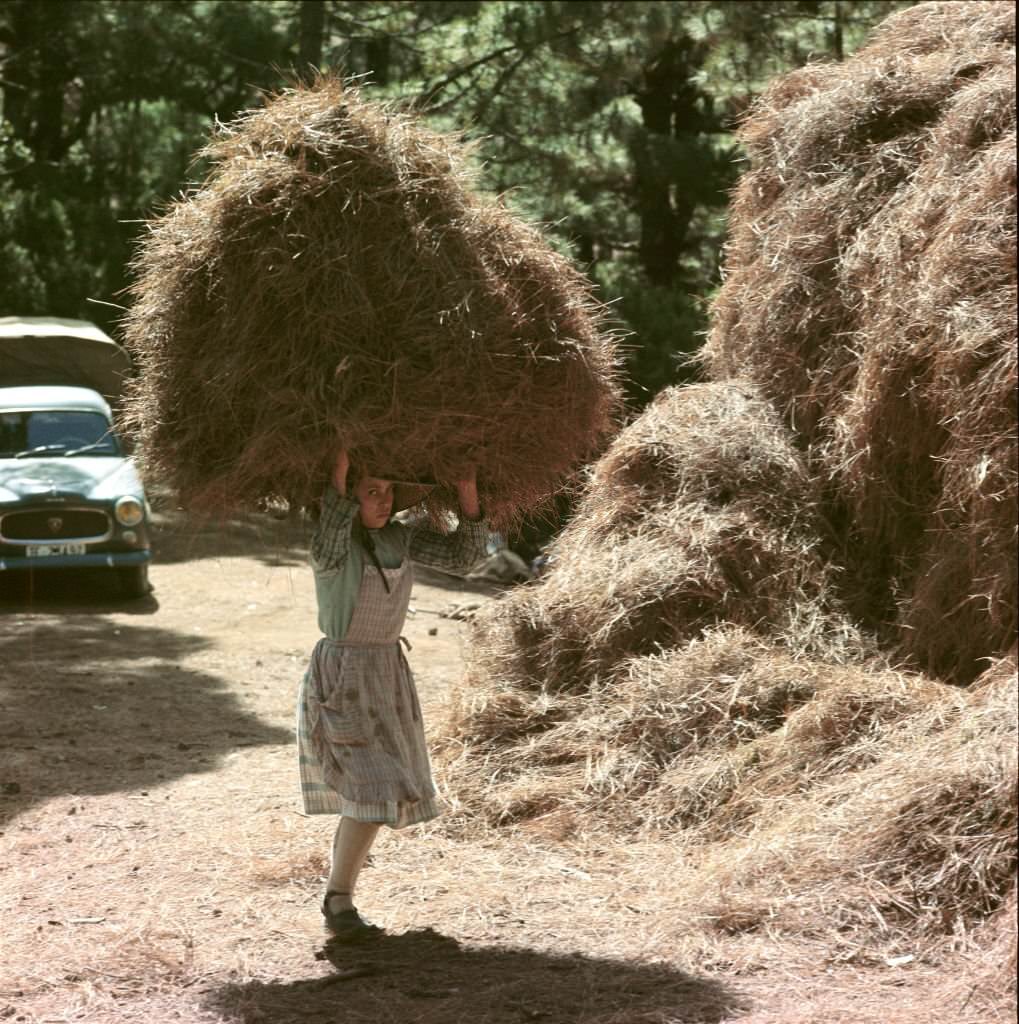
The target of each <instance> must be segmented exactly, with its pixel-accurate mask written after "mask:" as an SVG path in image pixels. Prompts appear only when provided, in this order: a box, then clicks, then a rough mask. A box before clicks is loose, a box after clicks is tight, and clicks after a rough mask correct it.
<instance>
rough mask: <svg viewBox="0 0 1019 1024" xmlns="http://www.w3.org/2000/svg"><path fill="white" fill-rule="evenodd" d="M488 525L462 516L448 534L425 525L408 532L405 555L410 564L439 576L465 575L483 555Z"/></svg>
mask: <svg viewBox="0 0 1019 1024" xmlns="http://www.w3.org/2000/svg"><path fill="white" fill-rule="evenodd" d="M487 542H488V523H487V522H486V521H485V520H484V519H477V520H473V521H472V520H470V519H467V518H465V517H464V516H461V517H460V522H459V523H458V524H457V527H456V529H455V530H454V531H453V532H452V533H439V532H438V531H437V530H433V529H429V527H428V526H427V525H424V524H422V525H420V526H415V527H412V528H411V535H410V544H409V546H408V552H409V554H410V557H411V560H412V561H414V562H418V563H419V564H421V565H427V566H430V567H431V568H432V569H439V570H440V571H442V572H449V573H465V572H469V571H470V570H471V569H473V568H474V566H476V565H477V564H478V562H480V561H481V560H482V559H483V558H484V557H485V555H486V553H487V551H486V544H487Z"/></svg>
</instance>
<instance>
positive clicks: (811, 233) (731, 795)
mask: <svg viewBox="0 0 1019 1024" xmlns="http://www.w3.org/2000/svg"><path fill="white" fill-rule="evenodd" d="M1013 76H1014V11H1013V9H1012V7H1011V5H1007V6H1006V5H1004V4H998V3H976V4H972V3H952V4H923V5H918V6H917V7H914V8H911V9H909V10H907V11H905V12H903V13H901V14H898V15H896V16H894V17H893V18H892V19H890V20H889V21H888V22H886V23H885V25H884V26H883V27H882V28H881V29H880V30H879V32H878V33H877V35H876V36H875V39H874V41H873V42H872V44H871V45H870V46H869V47H868V48H867V49H865V50H864V51H862V52H861V54H860V55H859V56H857V57H854V58H852V59H851V60H849V61H847V62H846V63H845V64H843V65H839V66H833V67H829V66H819V67H812V68H807V69H804V70H802V71H798V72H795V73H794V74H792V75H790V76H787V77H786V78H784V79H782V80H781V81H780V82H778V83H777V84H776V85H775V86H774V87H773V88H772V89H771V90H769V92H768V94H767V95H766V96H765V97H764V98H763V100H762V101H761V104H760V105H759V107H758V108H757V110H756V112H755V113H754V114H753V116H752V117H751V119H750V120H749V121H748V123H747V125H746V126H745V128H744V139H745V141H746V143H747V145H748V147H749V149H750V153H751V158H752V161H753V166H752V169H751V171H750V173H749V174H748V175H747V176H746V178H745V179H744V181H743V183H742V184H741V186H740V190H739V193H738V195H737V202H736V206H735V209H734V213H733V241H732V245H731V249H730V253H729V274H728V277H727V280H726V283H725V285H724V286H723V288H722V291H721V294H720V297H719V299H718V301H717V303H716V306H715V311H714V316H715V321H714V327H713V332H712V335H711V339H710V344H709V346H708V351H707V353H706V358H705V363H706V366H707V369H708V372H709V373H710V374H711V375H713V376H714V377H715V378H716V380H715V382H714V383H711V384H705V385H698V386H696V387H691V388H687V389H684V390H679V391H671V392H666V393H665V394H663V395H662V396H660V397H659V399H658V400H657V402H656V403H655V404H654V405H653V406H651V407H650V408H649V410H648V411H647V412H646V413H645V415H644V416H642V417H641V418H640V419H639V420H637V421H636V422H635V423H634V424H633V425H631V426H630V427H629V428H627V429H626V430H625V431H624V432H623V433H622V434H621V435H619V437H618V438H617V439H616V441H615V442H614V443H613V445H612V446H611V447H610V449H609V450H608V451H607V453H606V454H605V455H604V456H603V457H602V459H601V461H600V462H599V463H598V464H597V465H596V466H595V467H594V470H593V472H592V475H591V479H590V484H589V487H588V490H587V493H586V495H585V496H584V499H583V501H582V503H581V506H580V509H579V512H578V514H577V517H576V519H575V521H574V522H572V523H571V524H570V526H569V527H568V528H567V529H566V530H565V531H564V533H563V534H562V535H561V537H560V538H559V540H558V541H557V543H556V545H555V546H554V547H553V549H552V552H551V553H552V557H553V561H552V568H551V571H550V572H549V574H548V575H547V576H546V577H544V578H543V579H540V580H538V581H537V582H536V583H534V584H531V585H527V586H524V587H521V588H518V589H517V590H516V591H514V592H513V593H512V594H510V595H509V596H508V597H507V598H505V599H503V600H500V601H498V602H495V603H493V605H492V606H491V607H490V608H489V609H488V610H487V611H486V613H485V614H484V615H483V616H481V617H480V618H479V619H478V620H477V621H476V624H475V628H474V632H473V634H472V637H471V646H470V648H469V649H470V651H471V657H472V660H471V662H470V664H469V666H468V672H467V676H466V679H465V682H464V686H463V688H462V691H461V693H460V694H459V697H458V701H457V702H456V703H455V706H454V713H453V716H452V718H451V721H450V722H449V724H448V725H447V728H446V730H445V731H444V733H443V735H442V737H441V744H442V748H441V763H442V765H443V769H444V772H445V776H446V780H447V785H448V786H449V788H450V791H451V793H452V795H453V797H454V799H455V800H457V801H458V802H459V804H460V807H461V810H462V817H461V819H460V820H461V821H463V822H464V823H467V822H469V821H471V820H473V819H479V818H480V819H481V820H483V821H486V822H489V823H510V824H514V825H516V826H519V827H521V828H526V829H536V830H544V831H546V832H548V833H550V834H552V835H554V836H563V835H570V834H573V833H583V832H585V831H588V830H591V831H599V830H602V829H606V828H610V829H620V830H623V831H626V832H630V833H632V832H635V831H636V832H654V833H659V834H660V833H662V832H666V833H668V834H670V835H671V836H672V837H673V838H674V840H675V844H676V846H677V848H679V849H680V850H681V851H682V858H683V863H684V864H685V865H687V867H688V868H689V867H690V866H691V865H692V866H693V867H692V868H691V869H690V870H688V871H687V873H686V874H684V875H683V877H682V879H681V882H680V884H677V885H676V886H669V885H668V884H663V896H662V898H663V899H668V900H669V901H670V903H671V904H674V905H675V908H676V912H677V914H679V915H682V916H684V917H685V918H690V919H700V920H701V921H702V922H703V923H705V924H707V925H710V926H713V927H717V928H719V929H721V930H723V931H726V932H727V933H730V934H735V933H741V932H753V931H754V930H757V929H760V930H765V929H767V930H768V931H769V933H770V932H773V931H783V930H785V931H791V932H796V933H798V934H800V935H811V936H823V937H824V939H825V941H826V942H829V943H831V944H832V945H833V946H834V947H836V948H838V947H839V946H840V945H842V944H843V943H845V944H848V946H849V947H851V948H852V949H854V950H859V949H860V940H861V938H862V939H863V940H864V941H865V942H870V941H871V940H873V942H874V944H875V948H881V947H882V946H883V947H884V948H886V949H887V948H889V947H890V946H891V947H894V946H895V944H897V943H901V941H902V939H903V936H905V935H908V936H910V941H911V942H912V943H913V945H912V946H911V947H910V948H922V949H925V950H936V949H937V948H939V944H940V948H942V949H943V948H946V947H945V945H944V944H945V942H946V937H947V942H948V943H957V944H958V945H959V946H960V947H963V946H965V945H966V941H967V940H966V936H967V935H968V934H969V930H970V929H971V928H973V927H974V926H975V925H978V924H980V923H981V922H987V921H992V920H995V921H1000V920H1001V915H1002V914H1004V915H1006V916H1008V915H1011V917H1012V919H1013V920H1014V908H1015V900H1014V897H1012V898H1010V897H1009V893H1010V892H1013V893H1014V883H1015V870H1016V819H1017V813H1016V812H1017V793H1016V756H1015V755H1016V718H1017V713H1016V691H1017V685H1016V663H1015V648H1014V636H1013V634H1014V624H1015V616H1016V606H1015V602H1016V579H1015V554H1016V552H1015V527H1016V464H1015V459H1016V436H1015V435H1016V407H1015V397H1014V393H1013V392H1012V390H1011V388H1012V386H1013V385H1014V383H1015V367H1016V362H1015V220H1014V218H1015V198H1014V131H1015V111H1014V96H1015V86H1014V77H1013ZM1010 648H1011V652H1010V654H1009V655H1008V657H1004V658H1002V657H1001V655H1003V654H1005V652H1007V651H1009V649H1010ZM989 663H990V665H991V667H990V668H988V664H989ZM919 669H923V670H925V671H919ZM981 673H983V674H981ZM974 679H975V680H976V681H975V682H974ZM959 683H971V684H972V685H971V686H969V688H964V687H960V686H959V685H958V684H959ZM1010 908H1011V909H1010ZM994 927H995V928H998V927H999V925H997V924H996V925H995V926H994ZM899 948H901V946H900V947H899Z"/></svg>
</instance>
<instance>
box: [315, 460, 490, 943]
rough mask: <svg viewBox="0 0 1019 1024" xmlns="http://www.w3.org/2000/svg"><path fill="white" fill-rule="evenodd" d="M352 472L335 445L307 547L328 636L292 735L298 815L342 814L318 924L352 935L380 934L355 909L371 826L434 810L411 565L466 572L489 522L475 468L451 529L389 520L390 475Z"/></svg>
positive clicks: (402, 822) (400, 822) (480, 552)
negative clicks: (410, 640)
mask: <svg viewBox="0 0 1019 1024" xmlns="http://www.w3.org/2000/svg"><path fill="white" fill-rule="evenodd" d="M349 475H350V459H349V456H348V454H347V452H346V451H341V452H340V454H339V456H338V458H337V460H336V465H335V468H334V471H333V479H332V482H331V484H330V486H329V487H328V488H327V489H326V494H325V498H324V500H323V505H322V516H321V518H320V519H319V522H318V526H317V528H316V530H315V535H314V537H313V538H312V544H311V562H312V568H313V569H314V572H315V590H316V595H317V598H318V622H319V628H320V629H321V631H322V632H323V634H325V635H324V637H323V638H322V639H321V640H319V642H318V644H317V645H316V646H315V650H314V651H313V653H312V656H311V665H310V667H309V669H308V672H307V674H306V676H305V678H304V682H303V684H302V686H301V693H300V697H299V700H298V713H297V736H298V753H299V760H300V775H301V794H302V797H303V802H304V810H305V813H307V814H339V815H340V816H341V817H340V821H339V825H338V826H337V829H336V835H335V837H334V839H333V848H332V868H331V871H330V874H329V882H328V884H327V886H326V894H325V898H324V899H323V901H322V913H323V915H324V917H325V922H326V927H327V928H328V929H329V930H330V931H331V932H332V933H333V934H334V935H335V936H337V937H340V938H343V939H358V938H362V937H366V936H367V935H369V934H370V933H372V932H374V931H378V929H377V928H375V927H374V926H373V925H370V924H368V923H367V922H365V921H364V920H363V919H362V918H361V916H360V915H359V914H358V912H357V910H356V909H355V907H354V888H355V886H356V884H357V878H358V874H359V873H360V871H361V867H362V865H363V864H364V862H365V859H366V857H367V856H368V851H369V850H370V849H371V845H372V843H373V842H374V840H375V836H376V835H377V834H378V830H379V828H380V826H382V825H388V826H390V827H391V828H402V827H404V826H406V825H414V824H417V823H418V822H422V821H428V820H429V819H430V818H434V817H435V816H436V815H437V814H438V813H439V805H438V803H437V800H436V793H435V786H434V784H433V782H432V775H431V767H430V764H429V760H428V752H427V750H426V749H425V736H424V729H423V726H422V722H421V706H420V704H419V703H418V696H417V691H416V689H415V687H414V679H413V677H412V676H411V672H410V667H409V666H408V665H407V660H406V658H405V657H404V653H403V648H402V647H401V645H400V641H401V639H402V638H401V636H400V631H401V629H402V628H403V623H404V619H405V618H406V614H407V605H408V603H409V601H410V592H411V585H412V582H413V570H412V568H411V563H412V562H420V563H421V564H423V565H429V566H432V567H434V568H437V569H443V570H446V571H449V572H464V571H466V570H468V569H470V568H471V567H472V566H473V565H475V564H476V563H477V562H478V561H480V560H481V559H482V558H483V557H484V554H485V541H486V537H487V530H486V527H485V524H484V521H483V520H482V518H481V509H480V507H479V505H478V490H477V485H476V478H475V474H474V472H473V471H471V473H470V475H469V476H468V477H467V478H465V479H463V480H460V481H458V482H457V492H458V495H459V499H460V512H461V514H460V522H459V525H458V526H457V528H456V530H454V531H453V532H452V533H450V534H441V533H438V532H436V531H434V530H430V529H428V528H427V527H426V526H417V527H406V526H404V525H402V524H400V523H396V522H390V516H391V515H392V513H393V512H394V492H395V491H394V484H393V481H391V480H385V479H381V478H378V477H373V476H361V477H360V478H358V479H356V480H353V481H352V480H349V479H348V477H349ZM351 485H352V493H351V494H350V495H349V496H348V487H349V486H351ZM404 642H405V641H404Z"/></svg>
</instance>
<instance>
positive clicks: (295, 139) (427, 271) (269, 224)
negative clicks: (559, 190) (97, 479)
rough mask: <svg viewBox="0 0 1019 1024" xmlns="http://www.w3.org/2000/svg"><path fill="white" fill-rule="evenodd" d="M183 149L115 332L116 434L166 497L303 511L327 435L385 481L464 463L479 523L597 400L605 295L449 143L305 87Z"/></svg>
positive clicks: (578, 430) (612, 364) (525, 489)
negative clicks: (472, 480)
mask: <svg viewBox="0 0 1019 1024" xmlns="http://www.w3.org/2000/svg"><path fill="white" fill-rule="evenodd" d="M201 155H202V156H203V157H204V158H205V159H207V160H208V161H209V162H210V164H211V169H210V171H209V173H208V175H207V177H206V179H205V181H204V183H203V184H202V185H201V187H200V188H197V189H196V190H194V191H193V192H192V193H191V194H189V195H187V196H185V197H183V198H182V199H181V200H180V201H179V202H176V203H174V204H173V205H172V206H171V207H170V208H169V209H168V210H167V211H166V213H165V214H164V215H163V216H161V217H160V218H158V219H157V220H155V221H154V222H153V223H152V224H151V225H150V229H149V232H148V234H147V235H146V236H145V238H144V239H143V242H142V244H141V246H140V249H139V252H138V254H137V257H136V260H135V264H134V270H135V272H136V275H137V278H136V282H135V285H134V288H133V292H134V297H135V302H134V304H133V305H132V307H131V309H130V312H129V313H128V314H127V316H126V319H125V323H124V330H125V341H126V343H127V345H128V346H129V347H130V349H131V350H132V352H133V354H134V356H135V359H136V361H137V363H138V364H139V366H140V370H141V373H140V376H139V378H138V380H137V381H136V382H135V384H134V387H133V390H132V391H131V393H130V395H129V397H128V401H127V413H126V418H125V424H126V427H127V429H128V430H129V431H130V432H132V433H133V434H134V435H135V436H136V438H137V440H138V443H139V452H140V455H141V457H142V460H143V462H144V463H145V464H146V465H147V467H148V468H149V469H150V470H151V472H152V473H153V474H154V475H155V476H157V477H159V478H160V479H162V480H163V481H165V482H168V483H170V484H171V485H173V486H174V488H175V489H176V490H177V491H178V493H179V494H180V495H181V497H182V499H183V500H184V501H185V502H186V503H188V504H191V505H193V506H195V507H200V508H204V509H213V510H216V509H227V508H230V507H236V506H239V505H243V504H246V503H251V502H254V501H257V500H259V499H264V498H270V497H274V496H277V497H278V496H281V495H282V496H285V497H287V498H289V499H290V500H291V501H296V502H306V501H308V500H310V499H313V498H316V497H317V496H318V495H319V494H320V493H321V490H322V487H323V484H324V481H325V480H326V479H327V478H328V473H329V468H330V465H331V463H332V460H333V459H334V457H335V453H336V450H337V448H338V446H339V445H340V444H343V445H345V446H346V447H348V448H349V449H351V451H352V453H353V458H354V460H355V461H356V463H357V464H359V465H360V466H361V467H362V468H363V469H367V470H369V471H372V472H375V473H376V474H380V475H386V476H391V477H394V478H396V479H402V480H417V479H423V478H429V479H437V480H439V481H445V482H449V481H452V480H455V479H457V478H458V476H460V475H461V474H462V472H463V470H464V469H465V467H466V466H467V465H468V464H469V463H475V464H477V465H478V466H479V467H480V475H479V483H480V487H481V492H482V499H483V501H484V502H485V505H486V507H487V509H488V512H489V515H490V516H491V517H492V518H493V519H495V520H497V521H500V520H507V519H511V518H512V517H513V516H514V514H515V513H516V512H517V511H518V510H520V509H522V508H527V507H529V506H532V505H534V504H535V503H537V502H539V501H540V500H541V499H542V498H543V497H544V496H546V495H547V494H549V492H550V491H552V490H554V489H555V488H556V486H557V485H558V484H559V483H560V481H561V479H562V477H563V475H564V473H566V472H567V471H569V470H570V469H572V468H573V467H574V466H575V465H576V464H577V463H578V461H580V460H582V459H583V458H584V457H585V456H587V455H589V454H590V453H591V451H592V449H593V448H594V446H595V444H596V442H597V441H598V439H599V437H600V436H601V435H602V434H603V433H604V432H605V431H606V430H607V429H608V427H609V426H610V424H611V419H612V414H613V411H614V409H615V406H616V402H617V385H616V353H615V344H614V338H613V337H612V332H611V331H610V330H608V329H607V328H606V324H607V321H606V319H605V316H604V309H603V307H601V306H600V305H599V304H598V303H597V302H596V301H595V300H594V299H593V298H592V295H591V291H590V287H589V285H588V283H587V281H586V280H585V279H584V278H583V277H582V276H581V275H580V274H579V273H578V272H577V271H576V270H575V269H574V268H573V267H572V266H571V265H570V264H569V263H568V261H567V260H566V259H564V258H563V257H561V256H560V255H559V254H557V253H556V252H555V251H554V250H553V249H552V248H551V247H550V246H549V244H548V243H547V242H546V241H545V240H544V239H543V238H542V237H541V235H540V234H539V233H538V232H537V231H536V230H534V229H533V228H531V227H529V226H527V225H526V224H524V223H522V222H521V221H520V220H518V219H516V218H515V217H513V216H512V215H511V214H510V213H509V212H508V211H507V209H506V208H505V207H504V206H503V205H502V203H501V202H499V201H497V200H494V199H488V198H485V197H483V196H482V195H481V194H479V193H478V192H477V191H476V190H475V189H474V187H473V182H472V179H471V173H470V169H469V164H468V154H467V153H466V151H465V147H464V146H462V145H461V144H460V143H458V142H457V141H456V140H454V139H453V138H451V137H447V136H444V135H440V134H438V133H436V132H433V131H431V130H429V129H428V128H427V127H425V126H424V125H423V124H422V123H420V122H419V121H418V120H416V119H415V118H413V117H411V116H410V115H407V114H403V113H399V112H397V111H396V110H395V109H390V108H387V107H385V106H383V105H380V104H378V103H375V102H373V101H371V100H369V99H366V98H365V97H364V96H363V95H362V93H361V91H360V90H359V89H357V88H355V87H352V86H351V85H349V84H345V83H343V82H342V81H340V80H337V79H335V78H322V79H320V80H319V81H318V82H316V83H315V84H314V85H313V86H311V87H307V88H304V87H301V88H296V89H292V90H289V91H287V92H284V93H283V94H281V95H279V96H277V97H275V98H272V99H270V100H269V101H268V102H267V103H266V105H265V106H264V107H263V108H261V109H259V110H255V111H252V112H249V113H247V114H245V115H244V116H242V117H240V118H239V119H238V120H236V121H235V122H233V123H231V124H228V125H225V126H222V127H221V128H220V130H219V133H218V135H217V136H216V137H215V138H214V139H213V140H212V141H211V142H210V143H209V145H208V146H207V147H206V149H205V150H204V151H203V153H202V154H201ZM454 500H455V495H454V494H453V492H451V491H446V492H442V491H440V492H436V493H435V494H433V503H435V505H436V506H437V507H443V505H444V504H446V505H448V504H450V503H453V502H454Z"/></svg>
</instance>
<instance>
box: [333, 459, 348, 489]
mask: <svg viewBox="0 0 1019 1024" xmlns="http://www.w3.org/2000/svg"><path fill="white" fill-rule="evenodd" d="M349 471H350V453H349V452H348V451H347V449H346V448H341V449H340V451H339V454H338V455H337V456H336V464H335V466H333V487H335V488H336V491H337V493H339V494H346V493H347V473H348V472H349Z"/></svg>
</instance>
